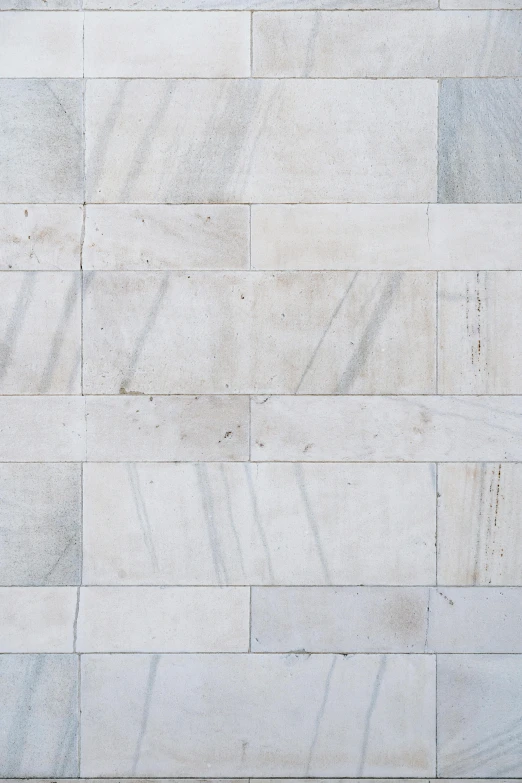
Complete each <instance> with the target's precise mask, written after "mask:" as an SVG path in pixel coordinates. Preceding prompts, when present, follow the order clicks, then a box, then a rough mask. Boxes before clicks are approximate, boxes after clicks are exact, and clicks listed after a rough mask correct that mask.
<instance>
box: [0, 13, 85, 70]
mask: <svg viewBox="0 0 522 783" xmlns="http://www.w3.org/2000/svg"><path fill="white" fill-rule="evenodd" d="M82 29H83V20H82V16H81V15H80V14H78V13H75V12H74V11H71V12H70V13H67V12H65V13H61V14H48V13H46V11H42V12H41V13H40V12H35V11H27V12H24V11H6V12H5V13H3V14H2V25H1V26H0V78H2V79H5V78H13V77H17V78H31V77H38V78H46V79H52V78H57V77H64V78H73V77H76V78H78V77H79V78H81V76H82Z"/></svg>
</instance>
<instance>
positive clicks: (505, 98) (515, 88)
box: [438, 79, 522, 202]
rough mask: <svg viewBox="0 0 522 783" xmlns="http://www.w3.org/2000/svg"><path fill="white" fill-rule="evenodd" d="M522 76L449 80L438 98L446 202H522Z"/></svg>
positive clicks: (441, 189) (441, 190)
mask: <svg viewBox="0 0 522 783" xmlns="http://www.w3.org/2000/svg"><path fill="white" fill-rule="evenodd" d="M521 121H522V80H521V79H495V80H488V79H480V80H478V79H476V80H473V81H471V80H467V79H466V80H462V79H455V80H453V79H448V80H444V81H443V82H442V83H441V87H440V98H439V185H438V194H439V195H438V200H439V201H442V202H490V201H493V202H521V201H522V186H521V181H522V145H521V142H520V137H519V135H518V133H517V128H518V127H519V126H520V123H521Z"/></svg>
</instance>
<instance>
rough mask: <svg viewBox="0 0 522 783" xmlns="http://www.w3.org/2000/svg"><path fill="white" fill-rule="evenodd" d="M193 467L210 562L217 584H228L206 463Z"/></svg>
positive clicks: (199, 463)
mask: <svg viewBox="0 0 522 783" xmlns="http://www.w3.org/2000/svg"><path fill="white" fill-rule="evenodd" d="M195 469H196V475H197V477H198V485H199V491H200V495H201V503H202V506H203V512H204V515H205V521H206V529H207V533H208V540H209V544H210V551H211V554H212V562H213V564H214V570H215V572H216V579H217V581H218V584H228V583H229V579H228V572H227V565H226V560H225V556H224V553H223V552H222V550H221V543H220V540H219V531H218V528H217V525H216V520H215V513H214V501H213V498H212V489H211V486H210V481H209V477H208V467H207V465H205V463H203V462H198V463H196V465H195Z"/></svg>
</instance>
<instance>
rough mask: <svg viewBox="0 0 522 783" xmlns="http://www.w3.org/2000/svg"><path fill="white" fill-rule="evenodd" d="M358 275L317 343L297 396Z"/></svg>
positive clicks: (296, 392)
mask: <svg viewBox="0 0 522 783" xmlns="http://www.w3.org/2000/svg"><path fill="white" fill-rule="evenodd" d="M358 275H359V272H355V273H354V276H353V277H352V279H351V281H350V284H349V285H348V287H347V288H346V291H345V292H344V294H343V296H342V298H341V300H340V302H339V303H338V305H337V306H336V308H335V309H334V311H333V313H332V315H331V317H330V320H329V321H328V323H327V325H326V328H325V330H324V331H323V333H322V335H321V339H320V340H319V342H318V343H317V345H316V346H315V348H314V351H313V353H312V355H311V357H310V360H309V361H308V364H307V365H306V367H305V368H304V370H303V374H302V375H301V378H300V379H299V383H298V384H297V386H296V390H295V394H299V390H300V388H301V386H302V384H303V381H304V379H305V378H306V376H307V374H308V372H309V370H310V368H311V367H312V365H313V363H314V361H315V357H316V356H317V354H318V353H319V351H320V349H321V346H322V344H323V343H324V341H325V338H326V336H327V334H328V332H329V331H330V329H331V327H332V324H333V323H334V321H335V319H336V318H337V316H338V314H339V312H340V310H341V308H342V306H343V305H344V303H345V301H346V299H347V297H348V296H349V294H350V291H351V289H352V288H353V286H354V285H355V282H356V280H357V277H358Z"/></svg>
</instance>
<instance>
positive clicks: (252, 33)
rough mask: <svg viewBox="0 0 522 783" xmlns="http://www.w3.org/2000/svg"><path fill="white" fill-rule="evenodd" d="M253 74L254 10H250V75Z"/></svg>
mask: <svg viewBox="0 0 522 783" xmlns="http://www.w3.org/2000/svg"><path fill="white" fill-rule="evenodd" d="M253 75H254V12H253V11H251V12H250V76H253Z"/></svg>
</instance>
